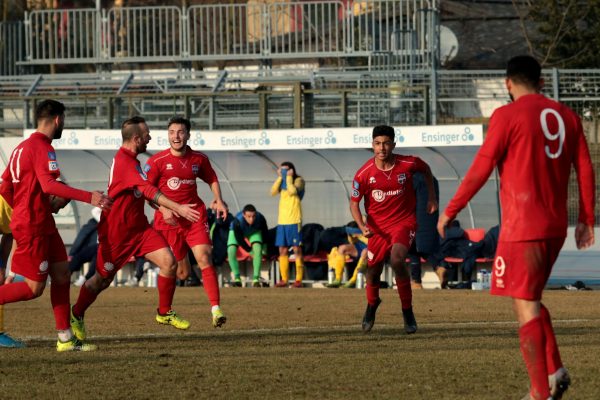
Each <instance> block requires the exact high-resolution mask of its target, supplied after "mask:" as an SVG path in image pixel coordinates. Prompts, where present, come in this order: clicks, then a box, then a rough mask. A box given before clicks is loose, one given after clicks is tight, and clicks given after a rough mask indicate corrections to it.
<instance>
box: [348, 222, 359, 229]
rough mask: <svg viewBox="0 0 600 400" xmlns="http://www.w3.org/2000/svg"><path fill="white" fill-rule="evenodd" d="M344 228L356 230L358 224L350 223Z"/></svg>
mask: <svg viewBox="0 0 600 400" xmlns="http://www.w3.org/2000/svg"><path fill="white" fill-rule="evenodd" d="M346 226H347V227H348V228H358V224H357V223H356V221H350V222H348V223H347V224H346Z"/></svg>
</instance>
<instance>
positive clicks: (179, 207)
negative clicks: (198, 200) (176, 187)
mask: <svg viewBox="0 0 600 400" xmlns="http://www.w3.org/2000/svg"><path fill="white" fill-rule="evenodd" d="M153 200H154V202H155V203H157V204H158V205H161V206H163V207H167V208H168V209H170V210H172V211H174V212H176V213H177V214H178V215H179V216H181V217H183V218H185V219H187V220H188V221H191V222H196V221H198V220H199V219H200V212H199V211H197V210H196V209H195V207H196V204H179V203H176V202H174V201H173V200H171V199H169V198H168V197H167V196H165V195H164V194H162V193H161V192H160V191H157V192H156V195H155V196H154V199H153Z"/></svg>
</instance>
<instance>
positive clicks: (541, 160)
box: [438, 56, 595, 400]
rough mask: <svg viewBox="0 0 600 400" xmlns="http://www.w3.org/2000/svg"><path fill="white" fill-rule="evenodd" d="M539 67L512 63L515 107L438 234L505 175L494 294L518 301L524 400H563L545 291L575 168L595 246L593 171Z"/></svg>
mask: <svg viewBox="0 0 600 400" xmlns="http://www.w3.org/2000/svg"><path fill="white" fill-rule="evenodd" d="M543 84H544V81H543V79H542V78H541V67H540V65H539V63H538V62H537V61H536V60H535V59H534V58H532V57H530V56H518V57H514V58H512V59H511V60H510V61H509V62H508V66H507V70H506V87H507V89H508V93H509V94H510V98H511V99H512V100H513V102H512V103H510V104H508V105H505V106H503V107H500V108H498V109H497V110H496V111H494V113H493V115H492V117H491V119H490V124H489V128H488V133H487V137H486V139H485V141H484V143H483V145H482V146H481V148H480V149H479V151H478V153H477V155H476V156H475V159H474V161H473V164H472V165H471V167H470V168H469V171H468V172H467V175H466V176H465V179H464V180H463V182H462V184H461V185H460V187H459V188H458V190H457V192H456V194H455V195H454V197H453V198H452V200H450V203H449V204H448V206H447V208H446V210H445V211H444V213H443V214H441V215H440V220H439V222H438V231H439V233H440V235H442V237H443V236H444V227H445V226H446V225H448V223H449V221H451V220H452V219H454V218H455V217H456V215H457V214H458V213H459V211H460V210H461V209H463V208H464V207H465V206H466V204H467V202H468V201H469V200H470V199H471V198H472V197H473V196H474V195H475V194H476V193H477V191H478V190H479V189H480V188H481V187H482V186H483V184H484V183H485V182H486V181H487V179H488V177H489V175H490V174H491V172H492V170H493V169H494V167H496V166H497V167H498V171H499V173H500V183H501V184H500V203H501V206H502V222H501V230H500V238H499V242H498V248H497V250H496V259H495V260H494V268H493V275H492V288H491V294H493V295H499V296H508V297H512V299H513V308H514V310H515V314H516V317H517V320H518V322H519V338H520V346H521V353H522V356H523V358H524V360H525V365H526V366H527V372H528V374H529V379H530V382H531V389H530V391H529V393H528V395H527V396H526V397H525V399H536V400H537V399H544V400H546V399H548V398H549V397H550V396H552V398H553V399H560V398H561V397H562V394H563V392H564V391H565V390H566V389H567V388H568V386H569V383H570V378H569V375H568V373H567V371H566V369H565V368H564V367H563V364H562V361H561V358H560V354H559V351H558V346H557V343H556V338H555V336H554V331H553V329H552V322H551V320H550V314H549V312H548V309H547V308H546V307H544V305H543V304H542V303H541V298H542V290H543V289H544V286H545V285H546V282H547V281H548V277H549V276H550V272H551V271H552V266H553V264H554V262H555V261H556V258H557V257H558V253H559V252H560V249H561V247H562V245H563V243H564V240H565V237H566V234H567V222H568V221H567V192H568V183H569V175H570V172H571V166H573V167H574V168H575V171H576V172H577V183H578V186H579V207H580V209H579V219H578V223H577V226H576V228H575V241H576V244H577V247H578V248H580V249H583V248H586V247H589V246H591V245H592V244H593V243H594V201H595V183H594V170H593V167H592V162H591V159H590V154H589V151H588V146H587V143H586V139H585V136H584V134H583V128H582V125H581V121H580V119H579V117H578V116H577V115H576V114H575V113H574V112H573V111H571V110H570V109H569V108H568V107H566V106H565V105H563V104H560V103H558V102H555V101H553V100H550V99H548V98H546V97H545V96H543V95H542V94H540V93H539V92H540V90H541V88H542V86H543Z"/></svg>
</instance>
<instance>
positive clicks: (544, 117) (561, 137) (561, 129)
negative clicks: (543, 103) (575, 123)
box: [540, 108, 565, 159]
mask: <svg viewBox="0 0 600 400" xmlns="http://www.w3.org/2000/svg"><path fill="white" fill-rule="evenodd" d="M548 114H552V115H554V118H556V122H558V132H555V133H552V132H550V130H549V129H548ZM540 122H541V124H542V131H543V132H544V136H545V137H546V139H548V140H551V141H553V142H554V141H556V140H558V150H556V153H552V152H551V151H550V146H548V145H546V146H545V147H544V150H545V151H546V156H547V157H548V158H551V159H555V158H558V157H560V154H561V153H562V149H563V144H564V143H565V122H564V121H563V119H562V117H561V116H560V114H559V113H558V111H556V110H553V109H552V108H545V109H544V110H542V113H541V114H540Z"/></svg>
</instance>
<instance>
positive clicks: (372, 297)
mask: <svg viewBox="0 0 600 400" xmlns="http://www.w3.org/2000/svg"><path fill="white" fill-rule="evenodd" d="M378 298H379V283H377V284H371V283H368V282H367V303H369V304H370V305H372V306H374V305H375V303H376V302H377V299H378Z"/></svg>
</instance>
